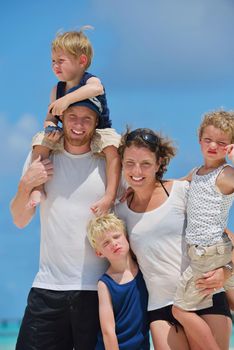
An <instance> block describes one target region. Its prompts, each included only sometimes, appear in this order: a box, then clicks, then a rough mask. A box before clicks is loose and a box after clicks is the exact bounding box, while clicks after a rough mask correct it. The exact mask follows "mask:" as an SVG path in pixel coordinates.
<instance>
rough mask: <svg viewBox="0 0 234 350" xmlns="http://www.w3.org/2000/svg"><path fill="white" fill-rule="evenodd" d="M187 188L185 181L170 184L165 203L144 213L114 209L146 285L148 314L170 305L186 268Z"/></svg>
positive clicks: (123, 204) (121, 207)
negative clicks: (127, 237) (126, 233)
mask: <svg viewBox="0 0 234 350" xmlns="http://www.w3.org/2000/svg"><path fill="white" fill-rule="evenodd" d="M188 187H189V184H188V182H187V181H174V182H173V186H172V189H171V193H170V196H169V197H168V199H167V200H166V201H165V202H164V203H163V204H162V205H161V206H160V207H159V208H157V209H154V210H152V211H149V212H146V213H136V212H134V211H132V210H131V209H129V208H128V206H127V203H126V202H125V203H120V204H118V205H117V206H116V214H117V215H118V216H119V217H120V218H122V219H123V220H125V222H126V226H127V230H128V235H129V240H130V245H131V248H132V250H133V252H134V254H135V255H136V257H137V261H138V264H139V267H140V269H141V271H142V273H143V277H144V280H145V282H146V286H147V289H148V292H149V302H148V310H155V309H159V308H161V307H163V306H166V305H170V304H172V303H173V299H174V294H175V291H176V287H177V283H178V279H179V278H180V275H181V273H182V272H183V271H184V269H185V268H186V267H187V265H188V258H187V255H186V244H185V240H184V229H185V225H186V222H185V214H186V193H187V191H188Z"/></svg>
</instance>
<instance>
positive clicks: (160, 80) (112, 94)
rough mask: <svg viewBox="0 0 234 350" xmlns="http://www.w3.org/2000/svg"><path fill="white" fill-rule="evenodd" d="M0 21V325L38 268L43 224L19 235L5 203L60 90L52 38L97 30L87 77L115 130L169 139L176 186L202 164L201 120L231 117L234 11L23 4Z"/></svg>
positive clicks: (230, 7) (165, 0)
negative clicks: (103, 97)
mask: <svg viewBox="0 0 234 350" xmlns="http://www.w3.org/2000/svg"><path fill="white" fill-rule="evenodd" d="M0 19H1V20H0V32H1V49H0V76H1V84H0V96H1V99H0V101H1V103H0V125H1V139H2V152H0V163H1V172H0V183H1V192H0V213H1V214H0V225H1V232H0V261H1V264H0V276H1V278H0V317H20V316H21V315H22V313H23V310H24V306H25V302H26V296H27V293H28V290H29V288H30V286H31V283H32V280H33V277H34V274H35V273H36V271H37V267H38V254H39V220H38V217H36V218H35V219H34V220H33V222H32V223H31V224H29V226H28V227H27V228H26V229H24V230H19V229H17V228H16V227H14V225H13V224H12V221H11V217H10V215H9V202H10V199H11V198H12V197H13V195H14V193H15V192H16V189H17V183H18V179H19V177H20V173H21V169H22V165H23V162H24V159H25V157H26V154H27V152H28V150H29V149H30V141H31V137H32V136H33V134H34V133H35V132H36V131H37V130H39V129H40V128H41V126H42V125H43V118H44V116H45V113H46V110H47V105H48V102H49V94H50V90H51V88H52V86H53V85H54V84H56V78H55V77H54V76H53V73H52V71H51V58H50V43H51V40H52V39H53V38H54V36H55V34H56V32H57V31H58V30H72V29H79V28H80V27H81V26H82V25H86V24H90V25H92V26H94V27H95V29H94V30H92V31H88V32H87V35H88V36H89V38H90V40H91V42H92V44H93V47H94V51H95V56H94V60H93V64H92V66H91V68H90V71H91V72H92V73H94V74H96V75H98V76H99V77H100V78H101V79H102V81H103V83H104V85H105V87H106V91H107V98H108V102H109V107H110V110H111V117H112V120H113V126H114V127H115V128H116V129H117V130H118V131H119V132H122V131H123V130H124V128H125V126H126V124H128V125H130V126H131V127H132V128H136V127H150V128H153V129H156V130H159V131H161V132H162V133H163V134H164V135H167V136H169V137H171V138H173V139H174V140H175V143H176V145H177V147H178V155H177V157H176V158H175V159H174V160H173V161H172V163H171V166H170V168H169V170H168V177H179V176H182V175H184V174H186V173H187V172H188V171H189V170H190V169H191V168H193V167H194V166H195V165H198V164H200V163H201V161H202V159H201V156H200V152H199V146H198V142H197V134H196V130H197V127H198V125H199V123H200V121H201V116H202V114H203V113H204V112H206V111H210V110H213V109H216V108H220V107H223V108H225V109H233V108H234V107H233V103H234V84H233V82H234V41H233V37H234V3H233V1H231V0H222V1H220V0H196V1H194V0H177V1H174V0H141V1H136V0H127V1H126V0H119V1H114V0H93V1H89V0H85V1H74V0H66V1H64V2H62V1H61V2H58V1H54V0H47V1H45V0H42V1H37V2H36V1H35V2H34V1H29V0H22V1H20V2H16V1H8V2H4V3H3V4H1V14H0ZM233 213H234V211H233V210H232V212H231V215H230V220H229V226H230V228H232V229H233V230H234V218H233Z"/></svg>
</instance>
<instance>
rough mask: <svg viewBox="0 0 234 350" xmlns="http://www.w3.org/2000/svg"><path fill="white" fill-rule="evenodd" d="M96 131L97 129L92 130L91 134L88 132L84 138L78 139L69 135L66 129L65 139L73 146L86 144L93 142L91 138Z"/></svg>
mask: <svg viewBox="0 0 234 350" xmlns="http://www.w3.org/2000/svg"><path fill="white" fill-rule="evenodd" d="M94 133H95V129H94V130H93V131H92V132H90V133H89V134H86V135H85V136H84V137H83V138H82V139H76V138H72V137H71V136H69V135H68V133H67V132H66V130H64V140H65V141H66V142H67V143H69V144H70V145H71V146H78V147H79V146H84V145H86V144H87V143H91V139H92V137H93V135H94Z"/></svg>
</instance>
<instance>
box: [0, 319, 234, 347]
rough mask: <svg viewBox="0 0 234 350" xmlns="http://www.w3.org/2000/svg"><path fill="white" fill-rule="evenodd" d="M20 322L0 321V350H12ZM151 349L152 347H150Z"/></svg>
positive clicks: (232, 343)
mask: <svg viewBox="0 0 234 350" xmlns="http://www.w3.org/2000/svg"><path fill="white" fill-rule="evenodd" d="M19 326H20V320H7V319H5V320H4V319H2V320H0V350H14V349H15V343H16V338H17V334H18V331H19ZM152 349H153V347H152ZM231 349H232V350H234V327H233V334H232V337H231V344H230V350H231Z"/></svg>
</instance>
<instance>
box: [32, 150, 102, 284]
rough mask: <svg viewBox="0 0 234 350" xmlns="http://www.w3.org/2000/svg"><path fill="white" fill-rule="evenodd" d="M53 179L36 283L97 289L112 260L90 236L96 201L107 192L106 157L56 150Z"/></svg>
mask: <svg viewBox="0 0 234 350" xmlns="http://www.w3.org/2000/svg"><path fill="white" fill-rule="evenodd" d="M51 160H52V162H53V166H54V175H53V178H52V179H51V180H50V181H48V182H47V183H46V185H45V191H46V195H47V198H46V200H45V201H43V202H42V203H41V210H40V217H41V244H40V266H39V271H38V273H37V275H36V277H35V279H34V282H33V287H37V288H45V289H51V290H96V289H97V281H98V278H99V277H100V276H101V275H102V274H103V273H104V272H105V271H106V269H107V262H106V261H105V259H100V258H98V257H97V256H96V255H95V252H94V250H93V248H92V247H91V246H90V244H89V242H88V239H87V237H86V227H87V223H88V221H89V219H90V218H91V217H92V213H91V210H90V206H91V204H93V203H94V202H95V201H97V200H98V199H100V198H101V197H102V196H103V195H104V193H105V184H106V175H105V174H106V172H105V160H104V159H103V158H98V157H95V156H93V155H92V153H91V152H88V153H85V154H82V155H72V154H70V153H68V152H66V151H64V152H61V153H57V154H53V155H52V156H51Z"/></svg>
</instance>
